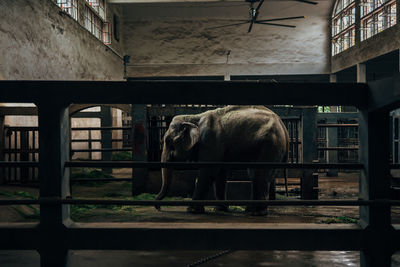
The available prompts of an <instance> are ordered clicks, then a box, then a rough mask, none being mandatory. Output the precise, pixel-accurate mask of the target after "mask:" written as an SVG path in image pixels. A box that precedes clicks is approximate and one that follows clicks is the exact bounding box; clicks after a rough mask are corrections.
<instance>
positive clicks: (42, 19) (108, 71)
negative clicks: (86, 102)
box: [0, 0, 123, 80]
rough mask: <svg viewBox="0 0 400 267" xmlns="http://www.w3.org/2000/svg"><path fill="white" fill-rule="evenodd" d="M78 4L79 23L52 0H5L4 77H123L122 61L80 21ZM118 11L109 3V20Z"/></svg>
mask: <svg viewBox="0 0 400 267" xmlns="http://www.w3.org/2000/svg"><path fill="white" fill-rule="evenodd" d="M79 3H80V7H81V8H80V9H79V10H80V12H81V15H80V16H79V22H77V21H75V20H74V19H72V18H71V17H70V16H69V15H67V14H66V13H64V12H61V9H60V8H59V7H58V6H57V5H56V4H55V3H54V2H53V1H52V0H1V1H0V22H1V23H0V79H3V80H13V79H44V80H121V79H122V78H123V63H122V60H121V59H120V58H119V57H118V56H117V55H115V54H114V53H113V52H112V51H111V50H110V49H108V48H107V46H105V45H104V44H103V43H102V42H101V41H99V40H98V39H96V38H95V37H94V36H93V35H92V34H91V33H89V32H88V31H87V30H86V29H85V28H83V26H81V25H83V20H82V19H83V17H82V12H83V10H84V9H83V8H82V0H79ZM120 10H121V9H120V8H119V7H114V6H110V8H109V10H108V11H109V12H108V15H107V17H108V19H110V18H111V19H112V14H113V13H114V12H116V13H120V12H121V11H120ZM120 17H121V18H122V16H120ZM112 47H113V48H114V49H115V50H116V51H117V52H118V53H123V52H122V44H120V43H118V42H117V41H115V40H113V44H112Z"/></svg>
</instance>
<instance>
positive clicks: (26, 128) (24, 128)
mask: <svg viewBox="0 0 400 267" xmlns="http://www.w3.org/2000/svg"><path fill="white" fill-rule="evenodd" d="M4 129H7V130H10V131H37V130H38V129H39V127H37V126H5V127H4Z"/></svg>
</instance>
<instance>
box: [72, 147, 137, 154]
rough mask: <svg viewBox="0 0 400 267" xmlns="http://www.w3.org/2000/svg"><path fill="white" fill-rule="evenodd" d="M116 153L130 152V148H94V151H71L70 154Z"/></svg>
mask: <svg viewBox="0 0 400 267" xmlns="http://www.w3.org/2000/svg"><path fill="white" fill-rule="evenodd" d="M105 151H106V152H118V151H132V149H130V148H95V149H71V152H72V153H75V152H105Z"/></svg>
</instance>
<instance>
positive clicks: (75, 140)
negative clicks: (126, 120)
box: [71, 139, 124, 143]
mask: <svg viewBox="0 0 400 267" xmlns="http://www.w3.org/2000/svg"><path fill="white" fill-rule="evenodd" d="M88 140H89V139H73V140H71V142H72V143H87V142H88ZM111 141H112V142H122V141H124V139H112V140H111ZM91 142H92V143H94V142H101V139H91Z"/></svg>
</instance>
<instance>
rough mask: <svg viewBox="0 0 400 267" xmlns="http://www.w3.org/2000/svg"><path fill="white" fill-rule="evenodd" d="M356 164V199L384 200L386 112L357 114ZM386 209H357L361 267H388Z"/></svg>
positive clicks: (386, 193)
mask: <svg viewBox="0 0 400 267" xmlns="http://www.w3.org/2000/svg"><path fill="white" fill-rule="evenodd" d="M359 124H360V131H359V132H360V161H361V163H363V164H364V169H363V170H362V171H361V176H360V183H359V199H361V200H379V199H386V198H387V197H388V196H389V195H390V194H389V193H390V178H389V177H390V176H389V152H390V140H389V112H387V111H376V112H368V111H366V110H361V111H360V112H359ZM390 215H391V214H390V206H361V207H360V225H361V226H362V227H363V228H364V229H365V231H364V232H365V236H366V239H365V242H364V244H365V249H364V250H363V251H361V254H360V255H361V259H360V260H361V266H362V267H365V266H368V267H369V266H382V267H384V266H391V255H392V253H393V251H392V249H391V245H392V244H393V241H392V240H390V239H391V238H392V237H393V236H394V233H393V232H392V231H394V230H393V228H392V226H391V216H390Z"/></svg>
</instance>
